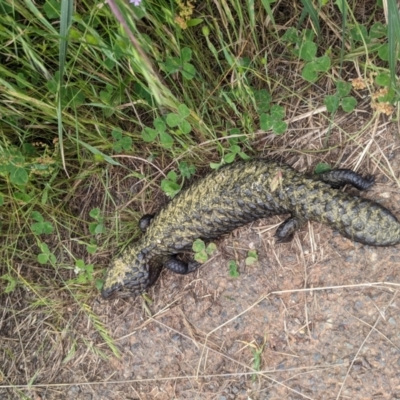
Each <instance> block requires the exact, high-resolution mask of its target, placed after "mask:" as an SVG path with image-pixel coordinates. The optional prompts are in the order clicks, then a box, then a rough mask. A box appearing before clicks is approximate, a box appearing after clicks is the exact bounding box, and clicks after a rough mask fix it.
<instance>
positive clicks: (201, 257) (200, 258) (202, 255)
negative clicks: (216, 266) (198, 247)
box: [194, 250, 208, 264]
mask: <svg viewBox="0 0 400 400" xmlns="http://www.w3.org/2000/svg"><path fill="white" fill-rule="evenodd" d="M194 259H195V260H196V261H197V262H199V263H200V264H204V263H205V262H206V261H207V260H208V255H207V253H206V252H205V251H204V250H203V251H199V252H198V253H195V254H194Z"/></svg>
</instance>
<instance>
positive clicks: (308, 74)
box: [301, 63, 318, 82]
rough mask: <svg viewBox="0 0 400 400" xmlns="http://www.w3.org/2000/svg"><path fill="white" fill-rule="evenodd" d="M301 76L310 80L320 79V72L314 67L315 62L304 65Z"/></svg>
mask: <svg viewBox="0 0 400 400" xmlns="http://www.w3.org/2000/svg"><path fill="white" fill-rule="evenodd" d="M301 76H302V77H303V78H304V79H305V80H306V81H309V82H315V81H316V80H317V79H318V73H317V71H315V69H314V64H313V63H308V64H306V65H305V66H304V68H303V71H302V72H301Z"/></svg>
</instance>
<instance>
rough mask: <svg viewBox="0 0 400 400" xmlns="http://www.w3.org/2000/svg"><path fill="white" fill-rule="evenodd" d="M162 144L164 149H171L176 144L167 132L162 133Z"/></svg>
mask: <svg viewBox="0 0 400 400" xmlns="http://www.w3.org/2000/svg"><path fill="white" fill-rule="evenodd" d="M160 142H161V144H162V146H163V147H164V148H166V149H169V148H171V147H172V145H173V144H174V139H173V137H172V136H171V135H170V134H168V133H167V132H160Z"/></svg>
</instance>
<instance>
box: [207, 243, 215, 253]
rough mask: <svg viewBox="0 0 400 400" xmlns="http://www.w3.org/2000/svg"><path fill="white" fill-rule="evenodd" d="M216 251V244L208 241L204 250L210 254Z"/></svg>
mask: <svg viewBox="0 0 400 400" xmlns="http://www.w3.org/2000/svg"><path fill="white" fill-rule="evenodd" d="M216 251H217V245H216V244H215V243H210V244H209V245H208V246H207V248H206V252H207V254H208V255H211V254H213V253H215V252H216Z"/></svg>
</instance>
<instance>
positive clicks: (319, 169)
mask: <svg viewBox="0 0 400 400" xmlns="http://www.w3.org/2000/svg"><path fill="white" fill-rule="evenodd" d="M330 170H331V166H330V165H329V164H327V163H318V164H317V165H316V167H315V169H314V173H315V174H317V175H318V174H322V173H324V172H328V171H330Z"/></svg>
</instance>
